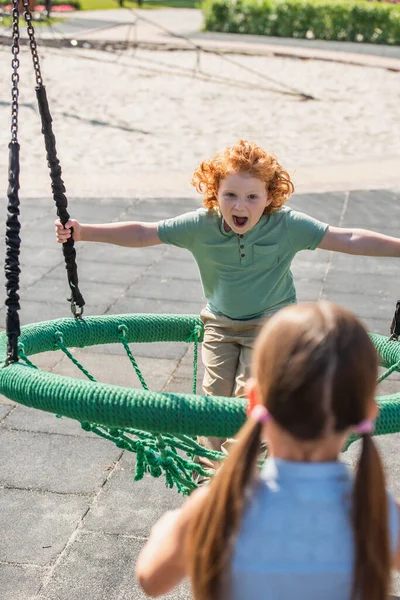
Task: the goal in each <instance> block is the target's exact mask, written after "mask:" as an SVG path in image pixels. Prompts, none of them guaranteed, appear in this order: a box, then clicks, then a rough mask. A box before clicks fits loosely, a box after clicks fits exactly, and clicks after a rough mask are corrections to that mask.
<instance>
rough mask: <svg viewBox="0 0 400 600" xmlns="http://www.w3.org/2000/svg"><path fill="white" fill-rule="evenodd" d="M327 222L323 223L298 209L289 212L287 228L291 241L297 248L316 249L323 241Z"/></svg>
mask: <svg viewBox="0 0 400 600" xmlns="http://www.w3.org/2000/svg"><path fill="white" fill-rule="evenodd" d="M327 229H328V224H327V223H322V222H321V221H318V220H317V219H314V218H313V217H310V216H309V215H306V214H304V213H302V212H297V211H296V210H290V211H288V213H287V230H288V234H289V239H290V243H291V245H292V247H293V249H294V250H295V252H299V251H300V250H315V249H316V248H317V247H318V246H319V244H320V243H321V241H322V238H323V237H324V235H325V232H326V230H327Z"/></svg>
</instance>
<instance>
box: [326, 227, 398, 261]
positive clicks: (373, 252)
mask: <svg viewBox="0 0 400 600" xmlns="http://www.w3.org/2000/svg"><path fill="white" fill-rule="evenodd" d="M318 248H321V249H322V250H332V251H333V252H345V253H346V254H359V255H361V256H395V257H396V256H398V257H400V238H395V237H391V236H389V235H383V234H382V233H376V232H375V231H368V230H367V229H344V228H343V227H331V226H329V227H328V229H327V230H326V233H325V235H324V237H323V238H322V241H321V243H320V244H319V246H318Z"/></svg>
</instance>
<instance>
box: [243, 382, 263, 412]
mask: <svg viewBox="0 0 400 600" xmlns="http://www.w3.org/2000/svg"><path fill="white" fill-rule="evenodd" d="M246 396H247V398H248V404H247V416H249V415H250V413H251V411H252V410H253V408H254V407H255V406H257V404H260V400H259V395H258V388H257V382H256V380H255V379H253V378H250V379H249V380H248V381H247V384H246Z"/></svg>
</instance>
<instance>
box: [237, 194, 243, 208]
mask: <svg viewBox="0 0 400 600" xmlns="http://www.w3.org/2000/svg"><path fill="white" fill-rule="evenodd" d="M235 208H236V209H237V210H240V209H242V208H244V198H239V196H237V197H236V202H235Z"/></svg>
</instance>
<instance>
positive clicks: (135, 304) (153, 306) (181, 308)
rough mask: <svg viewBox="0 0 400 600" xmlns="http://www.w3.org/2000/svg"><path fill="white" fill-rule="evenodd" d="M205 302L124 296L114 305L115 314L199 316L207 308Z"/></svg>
mask: <svg viewBox="0 0 400 600" xmlns="http://www.w3.org/2000/svg"><path fill="white" fill-rule="evenodd" d="M205 304H206V303H205V302H204V301H203V302H202V301H201V299H199V300H198V301H197V302H188V301H187V300H180V301H179V300H178V301H166V300H164V299H163V298H146V299H145V300H144V299H143V298H134V297H128V296H123V297H122V298H119V299H118V300H117V301H116V302H115V304H114V305H113V307H112V308H113V310H112V312H113V314H124V313H155V314H173V315H177V314H184V315H196V314H197V315H198V314H200V311H201V309H202V308H203V307H204V306H205Z"/></svg>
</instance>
